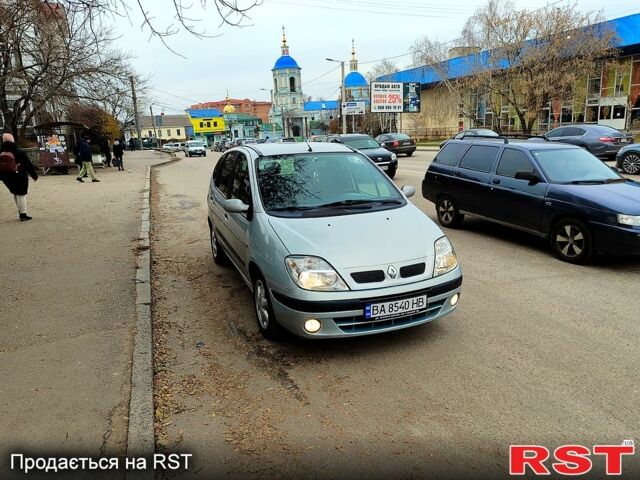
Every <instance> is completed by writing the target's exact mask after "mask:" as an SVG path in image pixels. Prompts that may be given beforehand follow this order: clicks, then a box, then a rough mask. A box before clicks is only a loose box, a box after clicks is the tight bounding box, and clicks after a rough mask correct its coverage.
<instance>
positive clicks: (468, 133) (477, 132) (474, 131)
mask: <svg viewBox="0 0 640 480" xmlns="http://www.w3.org/2000/svg"><path fill="white" fill-rule="evenodd" d="M469 137H481V138H486V137H500V135H498V134H497V133H496V132H494V131H493V130H489V129H488V128H470V129H468V130H462V131H460V132H458V133H456V134H455V135H454V136H453V137H451V138H448V139H447V140H443V141H442V142H440V148H442V147H444V145H445V144H446V143H447V142H448V141H449V140H462V139H463V138H469Z"/></svg>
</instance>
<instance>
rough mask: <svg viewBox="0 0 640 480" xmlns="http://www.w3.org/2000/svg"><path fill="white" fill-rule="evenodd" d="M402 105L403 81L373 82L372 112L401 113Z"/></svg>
mask: <svg viewBox="0 0 640 480" xmlns="http://www.w3.org/2000/svg"><path fill="white" fill-rule="evenodd" d="M402 105H403V104H402V83H400V82H371V111H372V112H374V113H400V112H402Z"/></svg>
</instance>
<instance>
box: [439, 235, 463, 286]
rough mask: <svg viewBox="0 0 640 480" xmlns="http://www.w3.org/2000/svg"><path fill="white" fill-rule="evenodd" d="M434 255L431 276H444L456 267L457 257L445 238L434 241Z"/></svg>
mask: <svg viewBox="0 0 640 480" xmlns="http://www.w3.org/2000/svg"><path fill="white" fill-rule="evenodd" d="M434 247H435V250H436V255H435V261H434V265H433V276H434V277H437V276H439V275H444V274H445V273H449V272H450V271H451V270H453V269H454V268H456V267H457V266H458V257H456V252H455V251H454V250H453V246H452V245H451V243H450V242H449V239H448V238H447V237H442V238H439V239H438V240H436V243H435V244H434Z"/></svg>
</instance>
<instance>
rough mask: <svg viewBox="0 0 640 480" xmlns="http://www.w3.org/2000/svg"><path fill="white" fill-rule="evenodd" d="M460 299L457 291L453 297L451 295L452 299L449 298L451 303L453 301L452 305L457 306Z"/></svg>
mask: <svg viewBox="0 0 640 480" xmlns="http://www.w3.org/2000/svg"><path fill="white" fill-rule="evenodd" d="M459 299H460V295H458V294H457V293H456V294H455V295H454V296H453V297H451V300H449V303H451V306H452V307H455V306H456V303H458V300H459Z"/></svg>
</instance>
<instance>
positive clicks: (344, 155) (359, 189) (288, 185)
mask: <svg viewBox="0 0 640 480" xmlns="http://www.w3.org/2000/svg"><path fill="white" fill-rule="evenodd" d="M256 176H257V179H258V188H259V190H260V196H261V198H262V203H263V205H264V208H265V210H267V211H268V212H269V213H270V214H274V213H273V212H288V213H285V215H288V216H291V215H298V216H300V213H297V214H296V213H295V212H305V213H304V214H305V215H307V216H308V215H309V214H314V213H313V212H310V211H313V210H315V211H316V213H315V214H316V215H317V214H318V211H320V212H321V213H320V215H334V214H340V213H339V212H338V213H335V212H328V210H338V209H350V208H359V209H365V210H366V209H369V210H371V209H373V208H381V207H382V208H389V206H390V205H391V206H392V205H404V203H405V202H404V198H403V197H402V195H401V194H400V193H399V192H398V190H397V189H396V187H395V185H394V184H393V183H392V182H391V181H390V180H389V179H388V178H387V176H386V175H385V174H384V173H383V172H382V171H381V170H380V169H379V168H378V167H376V166H375V165H373V164H372V163H371V162H370V161H369V160H368V159H367V158H365V157H363V156H362V155H360V154H357V153H349V152H340V153H304V154H297V155H278V156H269V157H261V158H259V159H258V160H257V161H256ZM385 205H386V207H383V206H385ZM292 212H294V213H292Z"/></svg>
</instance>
